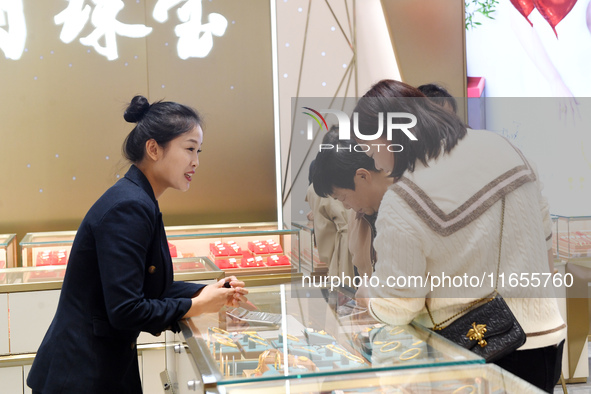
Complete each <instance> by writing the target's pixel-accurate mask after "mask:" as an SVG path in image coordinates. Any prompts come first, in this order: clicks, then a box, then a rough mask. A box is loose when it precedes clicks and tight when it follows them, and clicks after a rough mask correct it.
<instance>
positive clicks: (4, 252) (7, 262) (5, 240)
mask: <svg viewBox="0 0 591 394" xmlns="http://www.w3.org/2000/svg"><path fill="white" fill-rule="evenodd" d="M16 264H17V259H16V234H0V269H2V268H11V267H16Z"/></svg>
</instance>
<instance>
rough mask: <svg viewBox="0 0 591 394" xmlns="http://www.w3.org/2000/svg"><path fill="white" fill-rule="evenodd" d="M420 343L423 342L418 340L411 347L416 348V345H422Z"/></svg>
mask: <svg viewBox="0 0 591 394" xmlns="http://www.w3.org/2000/svg"><path fill="white" fill-rule="evenodd" d="M422 342H423V341H421V340H418V341H416V342H415V343H413V344H412V345H413V346H416V345H418V344H419V343H422Z"/></svg>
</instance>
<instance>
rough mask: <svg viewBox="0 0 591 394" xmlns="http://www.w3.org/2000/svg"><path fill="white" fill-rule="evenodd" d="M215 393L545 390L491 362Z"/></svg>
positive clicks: (242, 386) (497, 393) (499, 393)
mask: <svg viewBox="0 0 591 394" xmlns="http://www.w3.org/2000/svg"><path fill="white" fill-rule="evenodd" d="M208 392H211V393H213V392H217V393H227V394H235V393H256V394H267V393H268V394H281V393H291V394H304V393H305V394H311V393H322V394H357V393H359V394H361V393H363V394H372V393H375V394H377V393H392V394H395V393H400V394H411V393H412V394H434V393H442V394H443V393H448V394H509V393H519V394H521V393H532V394H535V393H545V391H542V390H540V389H538V388H537V387H535V386H533V385H531V384H529V383H528V382H526V381H525V380H522V379H520V378H518V377H516V376H515V375H512V374H510V373H509V372H507V371H505V370H503V369H502V368H500V367H498V366H497V365H494V364H480V365H465V366H464V365H455V366H447V367H435V368H428V369H411V370H396V371H389V372H375V371H371V372H368V373H362V374H355V375H345V376H323V377H317V376H311V377H302V378H298V379H293V378H289V379H286V380H284V381H282V380H273V381H266V382H258V383H256V384H253V383H251V382H241V383H234V384H229V385H223V386H219V387H218V388H217V390H211V391H208Z"/></svg>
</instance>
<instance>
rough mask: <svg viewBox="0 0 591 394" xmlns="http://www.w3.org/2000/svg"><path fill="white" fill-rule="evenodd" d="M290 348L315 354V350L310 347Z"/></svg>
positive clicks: (293, 346) (292, 346)
mask: <svg viewBox="0 0 591 394" xmlns="http://www.w3.org/2000/svg"><path fill="white" fill-rule="evenodd" d="M291 348H292V349H302V350H305V351H307V352H310V353H316V350H314V349H312V348H311V347H303V346H295V345H291Z"/></svg>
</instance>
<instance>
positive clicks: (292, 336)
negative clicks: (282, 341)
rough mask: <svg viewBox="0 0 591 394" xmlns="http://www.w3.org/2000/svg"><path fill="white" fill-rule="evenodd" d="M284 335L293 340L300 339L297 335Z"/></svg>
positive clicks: (297, 340)
mask: <svg viewBox="0 0 591 394" xmlns="http://www.w3.org/2000/svg"><path fill="white" fill-rule="evenodd" d="M285 337H286V338H287V339H289V340H291V341H294V342H299V341H300V340H299V339H298V337H296V336H295V335H291V334H285Z"/></svg>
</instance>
